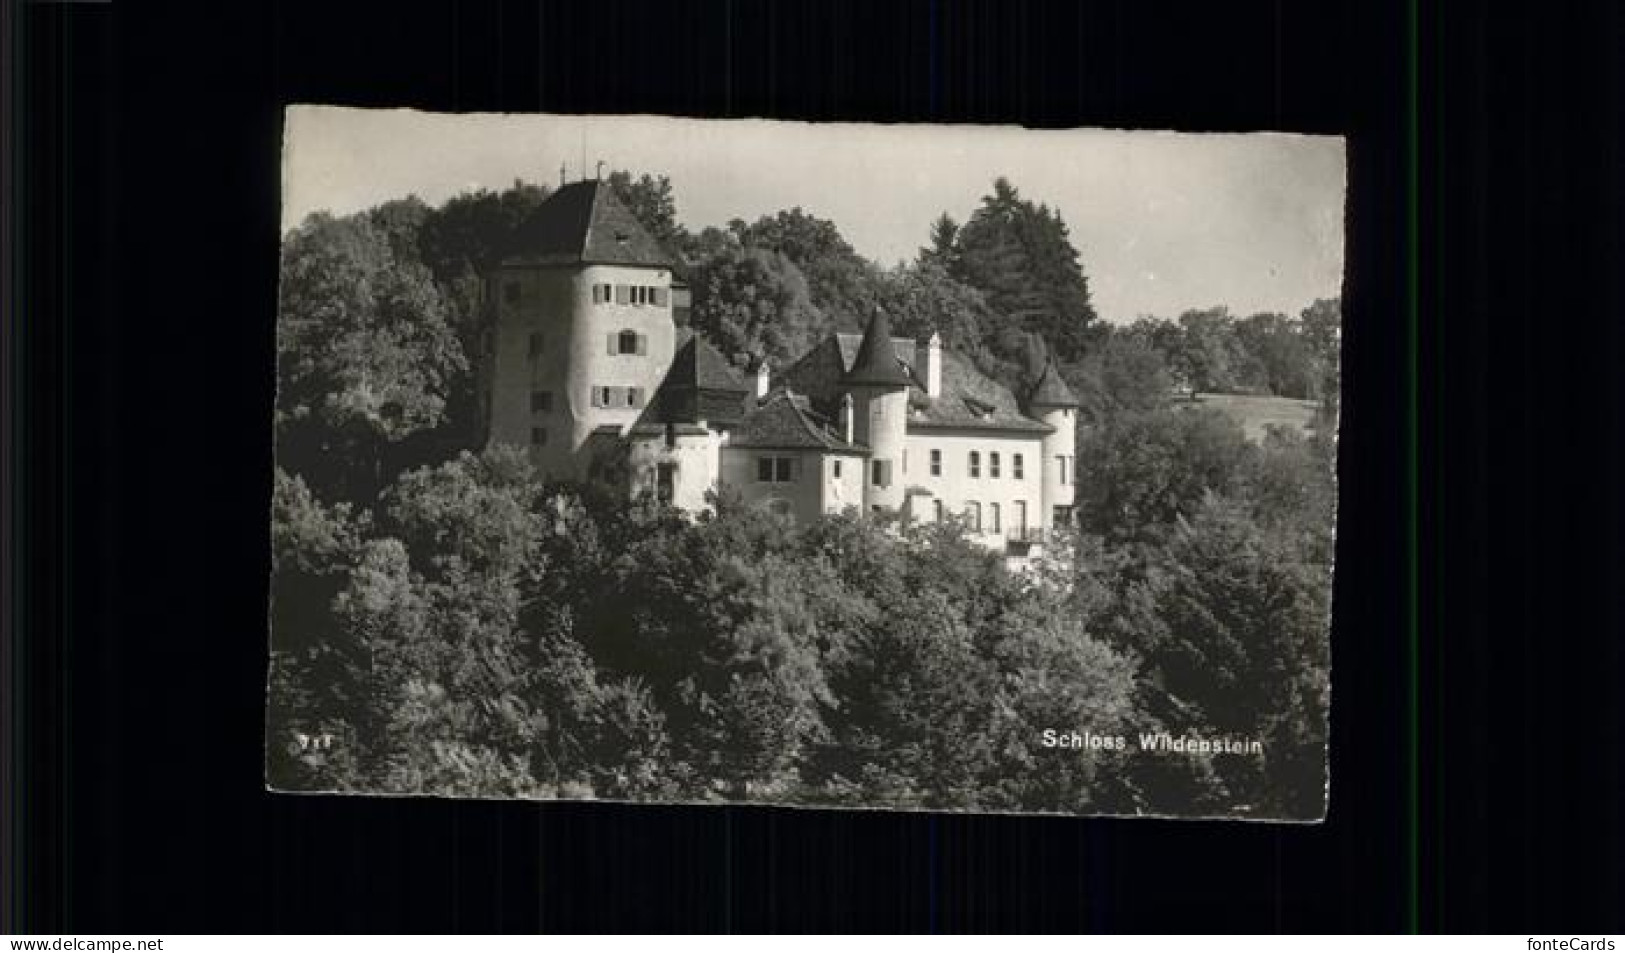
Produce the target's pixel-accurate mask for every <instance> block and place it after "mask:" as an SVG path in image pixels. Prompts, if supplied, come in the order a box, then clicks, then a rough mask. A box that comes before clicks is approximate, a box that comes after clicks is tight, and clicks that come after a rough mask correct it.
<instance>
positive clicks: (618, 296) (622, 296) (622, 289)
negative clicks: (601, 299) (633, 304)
mask: <svg viewBox="0 0 1625 953" xmlns="http://www.w3.org/2000/svg"><path fill="white" fill-rule="evenodd" d="M628 291H629V289H628V287H627V286H626V285H616V286H615V303H616V304H626V303H627V301H628V300H630V296H629V294H628Z"/></svg>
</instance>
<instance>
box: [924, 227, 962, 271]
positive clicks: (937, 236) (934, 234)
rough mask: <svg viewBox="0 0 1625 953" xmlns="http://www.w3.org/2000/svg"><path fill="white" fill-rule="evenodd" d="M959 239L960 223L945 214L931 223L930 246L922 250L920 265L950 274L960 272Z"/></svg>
mask: <svg viewBox="0 0 1625 953" xmlns="http://www.w3.org/2000/svg"><path fill="white" fill-rule="evenodd" d="M958 238H959V223H958V222H956V221H954V220H953V218H951V217H950V216H949V215H948V213H947V212H943V213H942V214H941V215H939V216H938V217H937V218H936V220H935V221H933V222H932V223H931V237H930V244H929V245H927V246H926V247H924V248H922V249H920V254H919V261H918V263H919V264H920V265H922V266H924V265H934V266H936V267H938V268H941V269H942V270H943V271H945V272H949V273H953V272H956V271H958V269H959V267H960V261H959V248H958V241H957V239H958Z"/></svg>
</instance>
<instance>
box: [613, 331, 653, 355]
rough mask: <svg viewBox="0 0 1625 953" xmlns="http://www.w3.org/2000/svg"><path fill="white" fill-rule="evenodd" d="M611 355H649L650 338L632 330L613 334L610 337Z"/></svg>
mask: <svg viewBox="0 0 1625 953" xmlns="http://www.w3.org/2000/svg"><path fill="white" fill-rule="evenodd" d="M609 353H611V354H647V353H649V336H648V335H646V334H639V333H638V332H636V331H633V330H632V329H631V328H627V329H626V330H624V331H619V332H616V333H614V334H611V335H610V336H609Z"/></svg>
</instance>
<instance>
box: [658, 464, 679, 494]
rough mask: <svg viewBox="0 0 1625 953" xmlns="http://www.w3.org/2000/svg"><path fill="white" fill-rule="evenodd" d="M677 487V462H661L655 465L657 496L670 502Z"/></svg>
mask: <svg viewBox="0 0 1625 953" xmlns="http://www.w3.org/2000/svg"><path fill="white" fill-rule="evenodd" d="M676 487H677V464H675V463H661V464H657V465H656V466H655V498H656V499H658V500H659V501H660V502H662V503H670V502H671V500H672V497H673V496H674V495H675V491H676Z"/></svg>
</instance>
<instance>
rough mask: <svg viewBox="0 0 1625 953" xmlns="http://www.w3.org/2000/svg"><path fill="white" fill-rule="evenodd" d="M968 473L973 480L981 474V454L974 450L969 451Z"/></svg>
mask: <svg viewBox="0 0 1625 953" xmlns="http://www.w3.org/2000/svg"><path fill="white" fill-rule="evenodd" d="M970 475H971V479H973V480H976V479H980V478H981V476H982V455H981V454H980V453H978V452H976V451H975V450H972V451H971V452H970Z"/></svg>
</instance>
